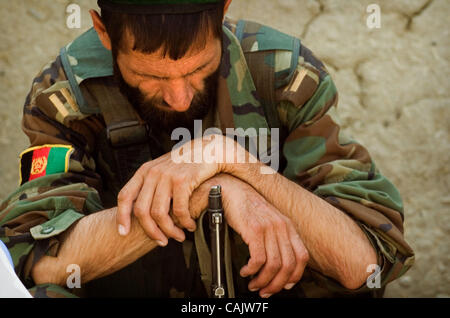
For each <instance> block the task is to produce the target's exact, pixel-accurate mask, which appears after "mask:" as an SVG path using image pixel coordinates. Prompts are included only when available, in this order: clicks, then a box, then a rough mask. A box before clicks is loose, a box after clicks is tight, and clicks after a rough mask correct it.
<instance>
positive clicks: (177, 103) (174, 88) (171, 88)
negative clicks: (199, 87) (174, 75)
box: [162, 78, 194, 112]
mask: <svg viewBox="0 0 450 318" xmlns="http://www.w3.org/2000/svg"><path fill="white" fill-rule="evenodd" d="M162 91H163V98H164V101H165V102H166V103H167V104H169V106H170V107H171V108H172V109H173V110H176V111H178V112H184V111H186V110H187V109H188V108H189V106H190V105H191V102H192V98H193V97H194V89H193V88H192V86H191V85H190V84H189V82H188V80H187V79H185V78H179V79H173V80H171V81H170V82H168V83H166V85H165V86H164V87H163V89H162Z"/></svg>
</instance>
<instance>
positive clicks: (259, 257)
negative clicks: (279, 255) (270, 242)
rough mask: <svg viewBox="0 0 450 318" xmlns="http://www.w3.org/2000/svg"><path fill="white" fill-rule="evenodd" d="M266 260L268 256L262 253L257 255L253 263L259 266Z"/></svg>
mask: <svg viewBox="0 0 450 318" xmlns="http://www.w3.org/2000/svg"><path fill="white" fill-rule="evenodd" d="M265 262H266V257H265V256H264V255H262V254H259V255H256V256H255V257H254V260H253V263H254V264H255V265H257V266H261V265H263V264H264V263H265Z"/></svg>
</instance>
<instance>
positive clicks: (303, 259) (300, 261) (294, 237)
mask: <svg viewBox="0 0 450 318" xmlns="http://www.w3.org/2000/svg"><path fill="white" fill-rule="evenodd" d="M288 231H289V239H290V241H291V245H292V250H293V252H294V255H295V258H296V266H295V269H294V271H293V272H292V274H291V277H290V278H289V280H288V283H287V284H286V286H285V287H284V288H285V289H291V288H292V287H294V285H295V284H296V283H297V282H298V281H299V280H300V279H301V278H302V276H303V273H304V271H305V268H306V265H307V264H308V260H309V254H308V250H307V249H306V247H305V245H304V244H303V241H302V239H301V238H300V235H298V233H297V231H296V229H295V227H294V226H293V225H292V226H288Z"/></svg>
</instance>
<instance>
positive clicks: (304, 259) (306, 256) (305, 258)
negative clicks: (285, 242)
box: [299, 249, 309, 263]
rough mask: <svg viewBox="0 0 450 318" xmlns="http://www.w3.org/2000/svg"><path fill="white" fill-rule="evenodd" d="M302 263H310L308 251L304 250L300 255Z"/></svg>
mask: <svg viewBox="0 0 450 318" xmlns="http://www.w3.org/2000/svg"><path fill="white" fill-rule="evenodd" d="M299 258H300V261H301V262H302V263H307V262H308V261H309V253H308V251H307V250H306V249H302V250H301V251H300V255H299Z"/></svg>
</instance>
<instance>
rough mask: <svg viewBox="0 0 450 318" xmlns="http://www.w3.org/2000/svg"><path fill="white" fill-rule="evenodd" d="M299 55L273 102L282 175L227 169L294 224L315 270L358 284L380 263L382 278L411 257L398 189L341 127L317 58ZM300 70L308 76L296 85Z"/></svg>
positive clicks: (387, 278) (332, 93) (254, 168)
mask: <svg viewBox="0 0 450 318" xmlns="http://www.w3.org/2000/svg"><path fill="white" fill-rule="evenodd" d="M301 55H302V56H303V57H304V61H305V62H304V63H299V65H298V72H297V73H296V74H295V76H294V77H293V79H292V81H291V83H290V84H289V86H288V87H287V88H284V89H282V91H280V96H281V97H280V102H279V104H278V112H279V114H280V119H281V121H282V122H283V124H284V125H285V126H286V127H288V130H289V135H288V137H287V138H286V140H284V141H283V142H284V144H283V149H282V150H283V152H282V155H283V156H284V157H285V159H286V161H287V165H286V167H285V168H284V170H283V175H281V174H273V175H262V174H260V173H259V167H258V166H257V165H253V166H252V165H245V164H244V165H242V164H241V165H239V164H235V165H228V166H226V167H224V168H225V171H227V172H229V173H232V174H233V175H236V176H237V177H239V178H241V179H242V180H244V181H246V182H248V183H249V184H251V185H252V186H253V187H254V188H255V189H257V190H258V191H259V192H260V193H261V194H262V195H263V196H264V197H265V198H266V199H267V200H268V201H269V202H271V203H272V204H273V205H274V206H275V207H277V208H278V209H279V210H280V211H282V213H284V214H285V215H287V216H289V217H290V218H291V219H292V220H293V221H294V222H295V223H296V224H297V226H298V230H299V233H300V235H301V236H302V238H303V240H304V242H305V245H306V246H307V248H308V250H309V252H310V256H311V259H312V262H311V265H312V266H313V268H315V269H317V270H319V271H320V272H321V273H322V274H325V275H328V276H330V277H333V278H335V279H337V280H338V281H339V282H341V283H342V284H343V285H344V286H346V287H348V288H357V287H359V286H361V285H362V284H363V283H364V281H365V279H366V277H367V276H368V275H369V273H367V272H366V267H367V265H368V264H371V263H373V264H379V265H380V266H381V267H382V272H381V281H382V282H383V284H385V283H387V282H389V281H391V280H393V279H395V278H396V277H398V276H400V275H401V274H403V273H404V272H406V270H407V269H408V268H409V267H410V266H411V265H412V262H413V261H414V253H413V251H412V250H411V248H410V247H409V245H408V244H407V243H406V242H405V240H404V238H403V206H402V202H401V198H400V195H399V193H398V191H397V189H396V188H395V187H394V186H393V185H392V184H391V183H390V182H389V180H387V179H386V178H385V177H384V176H383V175H382V174H381V173H380V172H379V170H378V169H377V167H376V165H375V163H374V161H373V160H372V158H371V157H370V154H369V152H368V151H367V150H366V149H365V148H364V147H363V146H362V145H360V144H358V143H357V142H355V141H354V140H352V139H351V138H349V137H348V136H346V135H345V133H344V132H343V131H342V129H341V127H340V126H339V122H340V121H339V118H338V115H337V109H336V107H337V99H338V98H337V91H336V87H335V86H334V83H333V81H332V80H331V78H330V76H329V75H328V74H327V72H326V70H325V69H324V67H323V64H322V63H321V62H320V61H318V60H317V59H315V58H314V56H313V55H312V53H311V52H309V50H307V49H306V48H305V47H302V50H301ZM300 73H303V75H305V74H306V76H304V77H303V79H302V80H301V81H300V83H299V81H298V80H297V78H296V77H297V76H299V74H300ZM305 83H306V84H305ZM294 84H295V86H296V87H297V90H295V89H294V88H293V87H292V85H294ZM311 87H312V88H313V89H310V88H311ZM259 165H261V164H259ZM274 189H276V191H275V190H274ZM375 252H376V253H375ZM375 255H376V256H377V258H378V259H376V258H375ZM392 268H395V270H391V269H392Z"/></svg>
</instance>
